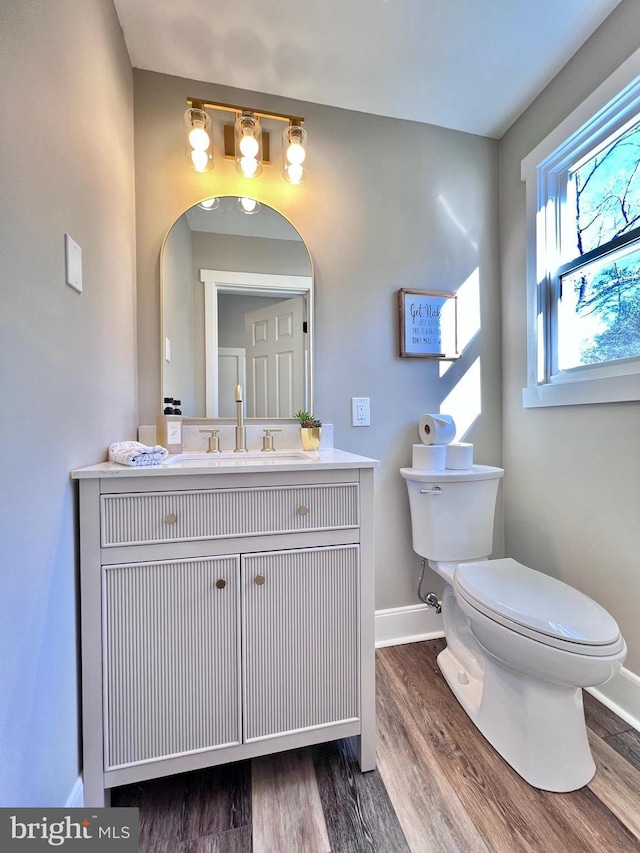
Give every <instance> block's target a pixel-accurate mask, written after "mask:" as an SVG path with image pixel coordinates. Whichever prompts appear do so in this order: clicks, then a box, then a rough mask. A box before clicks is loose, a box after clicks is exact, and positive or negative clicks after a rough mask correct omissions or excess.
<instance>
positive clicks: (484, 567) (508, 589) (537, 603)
mask: <svg viewBox="0 0 640 853" xmlns="http://www.w3.org/2000/svg"><path fill="white" fill-rule="evenodd" d="M454 587H455V589H456V590H457V591H458V592H459V593H460V594H462V595H463V597H464V598H465V599H466V600H467V601H468V602H469V603H470V604H471V605H473V604H474V603H477V604H478V605H479V606H480V608H481V609H482V610H483V611H484V612H486V613H487V614H488V615H491V613H494V614H496V616H497V617H503V618H506V619H508V620H509V621H510V622H511V623H514V625H513V627H514V628H515V630H517V626H518V625H520V626H523V627H524V628H528V629H529V630H531V631H535V632H537V633H539V634H544V635H545V636H547V637H554V638H556V639H559V640H564V641H565V642H572V643H577V644H581V645H588V646H603V645H610V644H611V643H615V642H616V640H618V639H619V637H620V630H619V628H618V625H617V624H616V621H615V619H614V618H613V617H612V616H611V615H610V614H609V613H607V611H606V610H605V609H604V607H601V606H600V605H599V604H598V603H597V602H595V601H593V600H592V599H591V598H589V597H588V596H587V595H584V594H583V593H581V592H578V590H577V589H573V587H570V586H568V585H567V584H565V583H562V581H559V580H556V579H555V578H552V577H549V575H545V574H542V572H536V571H534V570H533V569H529V568H527V566H523V565H522V564H521V563H518V562H516V560H512V559H510V558H507V559H503V560H483V561H480V562H476V563H462V564H461V565H458V566H457V567H456V570H455V575H454ZM541 639H542V638H541Z"/></svg>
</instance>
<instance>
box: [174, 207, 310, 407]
mask: <svg viewBox="0 0 640 853" xmlns="http://www.w3.org/2000/svg"><path fill="white" fill-rule="evenodd" d="M206 201H209V200H205V202H206ZM217 201H218V205H217V207H215V208H213V209H210V210H207V209H203V207H202V206H201V204H196V205H194V206H193V207H192V208H190V209H189V210H187V211H186V212H185V213H184V214H182V216H180V217H179V218H178V219H177V220H176V222H175V223H174V225H173V226H172V227H171V229H170V230H169V233H168V234H167V237H166V238H165V242H164V245H163V249H162V257H161V300H162V301H161V341H162V355H161V358H162V360H161V364H162V377H161V378H162V386H161V387H162V396H163V397H167V396H168V397H173V398H178V399H179V400H181V401H182V411H183V414H184V415H185V416H187V417H198V418H204V417H234V416H235V404H234V390H235V386H236V385H242V386H243V388H245V389H246V394H245V397H246V401H245V402H246V415H247V417H249V418H251V417H254V418H256V417H268V418H270V419H272V418H290V417H292V416H293V414H294V413H295V412H297V411H299V410H300V409H306V410H309V411H312V410H313V273H312V264H311V259H310V256H309V253H308V251H307V248H306V246H305V244H304V242H303V241H302V238H301V237H300V235H299V234H298V232H297V231H296V229H295V228H294V227H293V225H292V224H291V223H290V222H289V221H288V220H287V219H286V218H285V217H284V216H282V215H281V214H280V213H278V212H277V211H275V210H274V209H273V208H271V207H269V206H268V205H266V204H264V203H262V204H260V205H259V207H258V210H257V213H256V215H252V216H246V215H244V214H243V213H241V212H240V210H239V207H238V203H239V201H240V199H239V198H237V197H235V196H223V197H220V198H218V199H217ZM276 329H277V331H278V337H279V339H280V351H276V349H275V348H274V347H271V348H270V346H271V345H270V343H269V339H270V338H272V337H273V336H274V332H275V330H276ZM256 347H262V349H259V348H256ZM276 360H277V363H278V366H277V370H276V368H275V363H276Z"/></svg>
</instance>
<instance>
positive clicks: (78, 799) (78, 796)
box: [64, 776, 84, 809]
mask: <svg viewBox="0 0 640 853" xmlns="http://www.w3.org/2000/svg"><path fill="white" fill-rule="evenodd" d="M83 806H84V786H83V784H82V776H78V778H77V779H76V784H75V785H74V786H73V788H72V789H71V793H70V794H69V796H68V797H67V802H66V803H65V804H64V807H65V809H76V808H82V807H83Z"/></svg>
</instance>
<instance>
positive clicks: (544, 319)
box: [521, 50, 640, 408]
mask: <svg viewBox="0 0 640 853" xmlns="http://www.w3.org/2000/svg"><path fill="white" fill-rule="evenodd" d="M638 115H640V50H638V51H636V53H634V54H633V56H631V57H630V58H629V59H628V60H627V61H626V62H625V63H623V65H621V66H620V68H618V70H617V71H615V72H614V73H613V74H612V75H611V76H610V77H609V78H608V79H607V80H605V82H604V83H603V84H602V85H601V86H599V87H598V88H597V89H596V90H595V92H593V93H592V94H591V95H590V96H589V97H588V98H586V100H585V101H583V103H582V104H581V105H580V106H579V107H578V108H577V109H576V110H574V111H573V112H572V113H571V115H569V116H568V117H567V118H566V119H565V120H564V121H563V122H562V123H561V124H560V125H559V126H558V127H557V128H556V129H555V130H554V131H553V132H552V133H550V134H549V136H547V138H546V139H544V140H543V141H542V142H541V143H540V144H539V145H538V146H537V147H536V148H534V150H533V151H532V152H531V153H530V154H529V155H528V156H527V157H525V158H524V160H523V161H522V163H521V177H522V180H523V181H525V182H526V222H527V387H526V388H524V389H523V392H522V404H523V406H524V408H533V407H539V406H567V405H578V404H585V403H615V402H623V401H628V400H640V358H628V359H619V360H616V361H609V362H604V363H602V364H593V365H591V364H589V365H584V366H580V367H575V368H572V369H571V370H565V371H560V372H558V373H555V374H553V375H552V370H551V365H550V356H549V345H548V343H549V341H550V339H551V336H552V335H553V334H555V330H554V329H553V328H552V318H553V312H552V311H551V294H552V293H553V292H554V280H557V269H558V267H559V266H560V262H561V257H560V247H559V237H560V232H559V221H560V215H561V207H562V201H563V198H562V197H559V193H560V194H561V193H562V192H563V181H562V180H561V175H562V173H563V172H564V171H566V169H567V168H568V167H569V166H570V165H573V164H574V163H575V162H576V161H577V160H579V158H580V157H581V156H583V155H585V154H586V153H588V151H590V150H592V149H593V148H595V147H596V146H597V145H598V144H599V143H601V142H602V141H603V140H605V139H607V138H608V137H610V136H611V134H612V133H614V132H615V131H616V130H617V129H618V128H622V127H624V125H625V124H627V123H628V122H629V121H630V120H631V119H632V118H633V117H634V116H638Z"/></svg>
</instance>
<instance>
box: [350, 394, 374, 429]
mask: <svg viewBox="0 0 640 853" xmlns="http://www.w3.org/2000/svg"><path fill="white" fill-rule="evenodd" d="M370 425H371V410H370V407H369V398H368V397H352V398H351V426H356V427H362V426H370Z"/></svg>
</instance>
